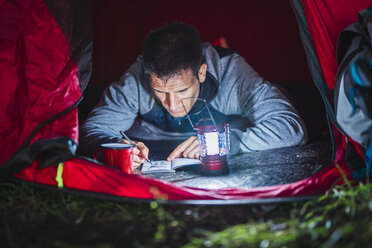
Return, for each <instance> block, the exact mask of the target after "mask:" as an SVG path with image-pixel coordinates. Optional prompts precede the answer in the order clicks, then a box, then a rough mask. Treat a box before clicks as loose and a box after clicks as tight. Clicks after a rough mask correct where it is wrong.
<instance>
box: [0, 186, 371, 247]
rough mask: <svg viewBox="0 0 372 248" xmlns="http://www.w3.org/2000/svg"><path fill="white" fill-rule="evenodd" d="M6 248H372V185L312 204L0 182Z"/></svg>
mask: <svg viewBox="0 0 372 248" xmlns="http://www.w3.org/2000/svg"><path fill="white" fill-rule="evenodd" d="M0 196H1V200H0V201H1V203H0V222H1V223H2V224H1V226H0V246H1V247H108V248H109V247H187V248H192V247H262V248H265V247H302V248H304V247H368V246H369V245H370V244H371V243H372V217H371V216H372V215H371V211H372V184H369V183H367V184H363V183H359V185H357V186H355V187H351V184H350V182H349V184H345V185H343V186H337V187H335V188H333V189H332V190H331V191H329V192H327V193H326V194H325V195H324V196H322V197H320V198H318V199H316V200H311V201H308V202H298V203H286V204H279V205H253V206H252V205H249V206H241V205H238V206H178V205H162V204H159V203H157V202H151V203H126V202H117V201H110V200H102V199H94V198H88V197H83V196H78V195H73V194H68V193H63V192H58V191H47V190H43V189H38V188H34V187H30V186H27V185H25V184H23V185H16V184H10V183H0Z"/></svg>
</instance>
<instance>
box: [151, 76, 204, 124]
mask: <svg viewBox="0 0 372 248" xmlns="http://www.w3.org/2000/svg"><path fill="white" fill-rule="evenodd" d="M199 78H200V77H199ZM150 81H151V87H152V89H153V90H154V92H155V95H156V96H157V97H158V99H159V100H160V102H161V103H162V105H163V107H164V108H165V109H166V110H167V111H168V112H169V113H170V114H171V115H172V116H173V117H182V116H185V115H186V112H185V110H184V108H183V106H182V102H181V99H183V98H187V97H198V95H199V90H200V82H199V80H198V79H197V78H196V76H195V75H194V74H193V73H192V71H191V70H190V69H188V70H183V71H181V73H180V74H178V75H176V76H173V77H171V78H169V79H167V80H162V79H160V78H158V77H156V76H155V75H153V74H151V75H150ZM203 81H204V79H202V80H201V82H203ZM195 102H196V99H191V100H190V99H187V100H184V101H183V105H184V106H185V108H186V111H187V112H189V111H190V110H191V108H192V106H194V104H195Z"/></svg>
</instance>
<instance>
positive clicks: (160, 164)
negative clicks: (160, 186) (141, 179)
mask: <svg viewBox="0 0 372 248" xmlns="http://www.w3.org/2000/svg"><path fill="white" fill-rule="evenodd" d="M198 164H201V161H200V160H199V159H192V158H176V159H174V160H173V161H172V162H168V161H167V160H158V161H151V163H149V162H147V161H146V162H145V163H144V164H143V165H142V173H144V174H146V173H159V172H175V171H176V169H179V168H182V167H184V166H189V165H198Z"/></svg>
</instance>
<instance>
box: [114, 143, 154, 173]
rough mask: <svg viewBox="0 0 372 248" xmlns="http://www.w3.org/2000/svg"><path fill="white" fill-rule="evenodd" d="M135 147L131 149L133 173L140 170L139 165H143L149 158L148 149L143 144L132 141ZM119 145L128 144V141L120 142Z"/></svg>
mask: <svg viewBox="0 0 372 248" xmlns="http://www.w3.org/2000/svg"><path fill="white" fill-rule="evenodd" d="M133 142H134V144H136V146H137V147H134V148H133V166H132V169H133V171H137V170H139V169H140V166H141V164H143V163H144V162H145V161H146V159H147V158H148V156H149V148H147V146H146V145H145V144H143V143H142V142H139V141H133ZM120 143H124V144H130V142H129V141H128V140H122V141H120Z"/></svg>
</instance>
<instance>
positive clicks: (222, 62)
mask: <svg viewBox="0 0 372 248" xmlns="http://www.w3.org/2000/svg"><path fill="white" fill-rule="evenodd" d="M203 54H204V56H205V61H206V64H207V80H206V82H204V83H202V84H201V90H200V93H199V97H201V98H204V99H206V100H207V102H208V106H209V107H210V109H211V110H212V114H213V115H216V116H214V117H215V118H216V119H218V120H222V121H225V122H226V121H227V122H229V123H230V130H231V134H230V140H231V145H230V154H237V153H244V152H251V151H260V150H267V149H274V148H280V147H288V146H296V145H302V144H305V143H306V141H307V132H306V128H305V125H304V123H303V121H302V119H301V117H300V116H299V115H298V113H297V112H296V110H295V109H294V107H293V106H292V105H291V104H290V103H289V101H288V100H287V99H286V98H285V96H284V95H283V94H282V93H281V92H280V91H279V90H278V89H277V88H276V87H275V86H273V85H271V84H270V83H269V82H267V81H264V79H263V78H261V77H260V76H259V75H258V74H257V73H256V72H255V71H254V70H253V69H252V68H251V67H250V66H249V65H248V64H247V63H246V61H245V60H244V58H243V57H241V56H240V55H238V54H237V53H235V52H232V51H230V50H227V49H223V48H219V47H214V46H211V45H210V44H209V43H205V44H203ZM196 105H197V104H195V105H194V107H193V108H192V109H191V111H190V113H189V114H190V116H198V115H199V114H200V113H201V111H202V110H203V108H202V106H199V107H198V106H196ZM204 109H205V108H204ZM119 131H125V132H126V134H127V135H129V136H131V137H132V138H133V139H141V140H181V139H187V138H189V137H190V136H193V135H194V136H195V135H196V132H195V131H194V130H193V129H192V126H191V124H190V123H189V121H188V119H187V117H186V116H185V117H178V118H176V117H172V116H170V114H169V113H168V112H167V111H166V110H165V109H164V108H163V107H162V106H161V103H159V102H158V101H157V99H156V97H155V95H154V93H153V91H152V89H151V87H150V79H149V75H147V74H145V71H144V67H143V62H142V56H139V57H138V58H137V61H136V63H134V64H133V65H132V66H131V67H130V68H129V70H128V71H127V72H126V73H125V74H124V75H123V76H122V77H121V78H120V79H119V80H118V81H116V82H114V83H112V84H111V85H110V86H109V87H108V88H107V89H106V90H105V92H104V94H103V96H102V98H101V100H100V102H99V103H98V105H97V106H96V107H95V108H94V109H93V110H92V111H91V113H90V114H89V116H88V118H87V120H86V121H85V123H84V124H83V126H82V128H81V130H80V132H81V133H80V149H81V151H82V153H83V154H85V155H91V154H92V153H93V151H94V150H95V149H96V148H97V147H98V146H99V144H101V143H105V142H118V141H120V140H121V139H122V138H121V135H120V133H119Z"/></svg>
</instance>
